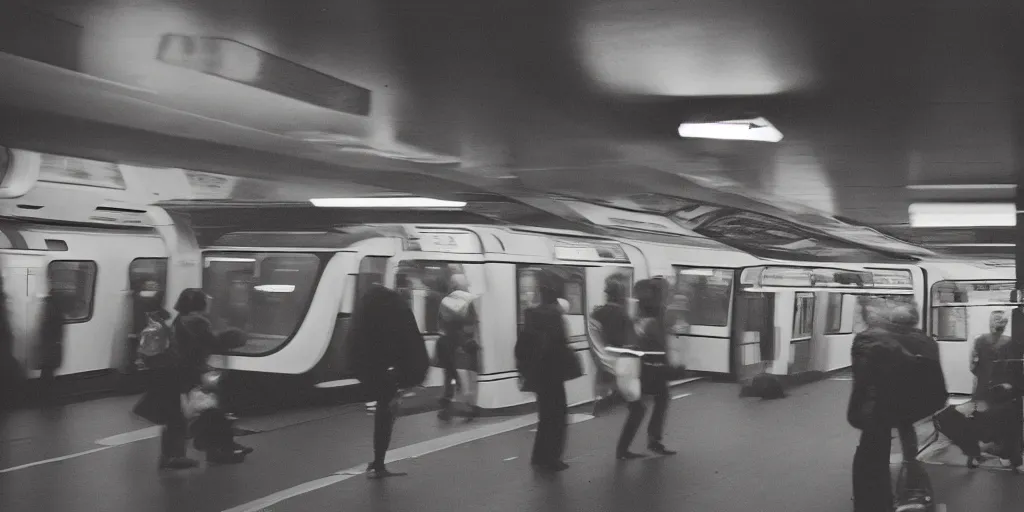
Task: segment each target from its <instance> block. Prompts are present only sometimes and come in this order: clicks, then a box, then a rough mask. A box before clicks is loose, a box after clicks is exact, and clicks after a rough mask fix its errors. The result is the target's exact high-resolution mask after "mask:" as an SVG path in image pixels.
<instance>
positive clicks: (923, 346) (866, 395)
mask: <svg viewBox="0 0 1024 512" xmlns="http://www.w3.org/2000/svg"><path fill="white" fill-rule="evenodd" d="M915 321H916V319H912V318H910V317H903V316H900V315H899V313H898V312H897V313H895V314H893V315H891V317H890V319H889V322H887V323H883V324H880V325H876V326H872V327H870V328H868V329H867V330H865V331H863V332H861V333H860V334H858V335H857V336H856V337H855V338H854V339H853V346H852V347H851V350H850V355H851V359H852V363H853V391H852V392H851V394H850V403H849V406H848V408H847V420H848V421H849V422H850V425H852V426H853V427H854V428H858V429H861V430H864V429H867V428H890V427H895V426H898V425H896V423H897V421H896V419H895V418H897V417H899V416H900V415H899V414H898V412H897V411H898V408H899V407H900V404H899V403H898V402H899V397H900V396H902V395H904V393H901V392H900V386H906V385H908V383H907V382H904V379H901V376H902V372H901V368H902V365H903V362H904V361H905V360H906V358H907V357H908V356H907V354H908V353H909V354H913V355H918V356H921V357H924V358H927V359H930V360H933V361H939V353H938V351H937V349H938V345H937V344H936V343H934V342H933V341H932V340H931V339H930V338H929V337H928V335H927V334H925V333H924V332H923V331H921V330H920V329H918V328H916V327H915V326H914V323H915Z"/></svg>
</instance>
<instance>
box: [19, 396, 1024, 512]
mask: <svg viewBox="0 0 1024 512" xmlns="http://www.w3.org/2000/svg"><path fill="white" fill-rule="evenodd" d="M849 385H850V383H849V381H845V380H827V381H822V382H818V383H814V384H810V385H807V386H804V387H802V388H798V389H796V390H794V391H793V392H792V394H791V396H789V397H788V398H786V399H784V400H779V401H760V400H757V399H741V398H739V397H738V396H737V388H736V386H734V385H729V384H717V383H711V382H696V383H691V384H686V385H683V386H681V387H677V388H674V389H673V395H674V398H675V399H674V400H673V402H672V405H671V411H670V414H669V420H668V423H669V429H668V431H669V434H670V437H669V438H668V439H667V440H666V441H667V444H670V445H671V446H672V447H673V448H676V449H678V450H679V451H680V453H679V454H678V455H676V456H672V457H649V458H646V459H642V460H637V461H631V462H628V463H623V462H618V461H616V460H615V459H614V457H613V453H612V452H613V450H612V446H613V444H614V442H615V438H616V436H617V434H618V430H619V427H620V426H621V423H622V421H623V419H624V415H625V411H624V410H622V409H621V408H619V409H615V410H612V411H609V412H608V413H607V414H605V415H602V416H600V417H597V418H593V417H590V416H589V415H586V414H583V413H582V411H575V412H576V414H574V415H573V421H574V424H573V425H572V426H571V427H570V430H569V448H568V453H567V458H568V462H569V463H570V464H571V465H572V467H571V468H570V469H569V470H567V471H565V472H563V473H559V474H557V475H543V474H537V473H535V472H534V471H533V470H532V469H531V468H530V466H529V450H530V444H531V442H532V438H533V435H534V434H533V432H532V429H533V426H532V425H533V423H534V417H533V416H532V415H528V416H523V417H516V418H486V419H481V420H479V421H477V422H474V423H471V424H468V425H467V424H462V423H460V422H457V421H456V422H454V423H452V424H451V425H443V424H439V422H438V421H437V419H436V418H435V417H434V414H433V413H421V414H415V415H412V416H406V417H403V418H401V419H400V420H399V422H398V423H397V425H396V428H395V439H394V442H393V445H392V452H391V455H390V458H391V459H392V460H393V462H392V463H391V467H392V469H394V470H398V471H408V472H409V476H405V477H396V478H391V479H387V480H384V481H367V480H366V479H365V478H364V477H363V476H362V475H361V474H360V472H361V470H362V469H363V467H365V463H366V461H367V459H368V458H369V457H370V451H371V450H370V442H371V421H372V417H371V416H369V415H368V414H366V412H365V410H364V409H363V408H362V407H348V408H339V409H338V411H336V413H333V414H323V413H311V412H307V413H305V414H306V417H308V418H312V419H308V418H307V420H305V421H298V422H295V421H292V422H289V421H278V424H279V426H278V428H273V429H268V430H267V431H265V432H261V433H258V434H255V435H251V436H246V437H245V438H244V439H245V442H246V443H247V444H250V445H252V446H253V447H255V448H256V450H257V451H256V453H254V454H253V455H252V456H251V457H250V458H249V460H247V461H246V462H245V463H244V464H241V465H236V466H211V467H206V466H205V465H204V466H203V467H201V468H198V469H194V470H188V471H182V472H160V471H157V469H156V467H155V461H156V457H157V454H158V450H159V446H158V444H159V443H158V441H157V440H156V439H155V438H152V437H146V436H141V438H140V439H137V440H136V439H135V437H140V436H139V435H137V434H133V432H136V431H137V430H136V431H124V432H122V433H120V434H118V433H117V432H114V430H116V428H115V427H116V425H114V423H115V422H114V421H112V420H110V417H113V416H115V414H114V413H110V414H108V416H107V417H106V420H105V419H104V418H103V417H95V418H91V417H88V416H87V415H85V414H84V413H82V414H66V415H65V416H66V417H67V418H68V419H69V421H72V420H73V421H75V422H76V423H78V425H77V426H74V425H67V426H64V427H62V428H57V427H51V432H49V433H43V434H40V433H39V432H35V433H34V434H33V435H34V439H37V441H35V442H33V443H32V444H33V445H36V444H38V445H39V446H41V447H46V449H37V450H32V449H26V448H23V449H22V452H20V453H21V454H20V455H18V457H19V459H18V460H17V461H11V462H8V460H7V457H6V456H4V455H3V454H0V457H3V458H0V468H6V469H0V510H3V511H26V512H27V511H108V512H122V511H123V512H137V511H142V510H146V511H149V510H152V511H168V512H182V511H189V512H193V511H195V512H218V511H230V512H243V511H252V512H255V511H260V510H273V511H274V512H299V511H322V510H367V511H369V510H375V511H376V510H379V511H382V512H383V511H391V510H395V511H398V510H415V511H417V512H432V511H439V512H441V511H443V512H453V511H462V510H495V511H500V512H513V511H517V512H518V511H522V510H529V511H547V510H551V511H555V510H558V511H567V510H590V511H595V512H596V511H620V510H621V511H636V510H652V511H664V512H668V511H679V510H707V511H715V512H730V511H736V512H750V511H775V510H778V511H786V512H792V511H805V510H806V511H812V510H829V511H846V510H851V509H852V502H851V501H850V481H851V479H850V463H851V460H852V456H853V450H854V447H855V445H856V442H857V432H856V431H854V430H853V429H851V428H850V427H849V426H848V425H847V424H846V422H845V405H846V400H847V397H848V396H849ZM107 407H109V408H110V410H114V409H116V404H108V405H107ZM14 423H15V424H14V426H15V427H17V428H18V429H23V431H24V429H28V430H30V431H31V427H26V423H24V422H23V423H21V424H20V426H18V425H19V424H18V423H17V421H15V422H14ZM11 426H12V425H10V424H9V425H8V427H9V428H8V430H7V432H8V435H7V436H6V437H4V438H2V439H4V440H5V443H6V444H7V447H6V448H10V447H11V444H12V442H13V443H14V444H15V445H17V439H16V438H15V436H11V435H10V432H11V429H10V427H11ZM122 426H123V425H122ZM133 426H134V425H133ZM145 428H148V427H143V429H142V430H144V429H145ZM57 432H60V433H62V434H65V433H68V432H72V433H76V435H77V438H76V439H74V440H66V441H65V442H63V443H59V442H54V443H50V444H47V443H45V442H44V441H42V440H38V439H40V436H44V437H45V435H49V434H54V435H57V434H56V433H57ZM29 433H30V434H31V433H32V432H29ZM88 437H93V438H94V439H93V441H92V442H89V443H87V442H86V439H87V438H88ZM100 437H104V438H107V439H111V438H113V439H114V440H115V442H108V444H110V445H111V446H99V445H97V444H95V441H96V440H98V439H99V438H100ZM638 438H642V433H641V435H640V436H638ZM12 439H13V441H12ZM635 448H636V449H638V450H639V449H641V448H643V446H642V445H641V443H640V439H638V442H637V445H636V447H635ZM90 450H98V451H90ZM5 453H10V452H9V451H8V450H6V449H5ZM74 453H84V454H82V455H78V456H74V457H72V458H68V459H66V460H55V461H54V460H50V461H47V460H46V459H52V458H53V457H60V456H61V455H69V454H74ZM44 455H45V457H44ZM26 461H27V462H26ZM14 462H17V464H15V463H14ZM32 463H38V464H37V465H32V466H27V467H25V466H24V464H32ZM17 466H21V467H17ZM12 468H13V469H12ZM928 471H929V474H930V475H931V477H932V480H933V483H934V485H935V488H936V493H937V496H936V498H937V502H938V503H940V504H941V505H942V507H940V509H939V510H942V509H943V508H944V509H945V510H948V511H964V512H986V511H991V512H1002V511H1017V510H1020V507H1021V504H1022V503H1024V477H1015V476H1013V475H1012V474H1011V473H1008V472H1002V471H991V470H985V469H980V470H973V471H971V470H967V469H966V468H960V467H952V466H940V465H934V466H932V465H930V466H928Z"/></svg>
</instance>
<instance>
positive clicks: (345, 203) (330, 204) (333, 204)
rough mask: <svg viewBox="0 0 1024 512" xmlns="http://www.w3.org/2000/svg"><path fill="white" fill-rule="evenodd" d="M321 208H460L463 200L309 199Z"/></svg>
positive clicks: (403, 198) (464, 204) (418, 198)
mask: <svg viewBox="0 0 1024 512" xmlns="http://www.w3.org/2000/svg"><path fill="white" fill-rule="evenodd" d="M309 202H311V203H313V206H319V207H321V208H462V207H464V206H466V203H465V202H463V201H444V200H441V199H431V198H429V197H332V198H320V199H310V200H309Z"/></svg>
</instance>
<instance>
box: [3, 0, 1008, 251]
mask: <svg viewBox="0 0 1024 512" xmlns="http://www.w3.org/2000/svg"><path fill="white" fill-rule="evenodd" d="M1020 4H1021V3H1020V2H1014V1H1013V0H975V1H973V2H970V3H969V4H965V3H963V2H960V1H956V0H900V1H895V2H894V1H884V0H863V1H859V2H821V1H816V0H779V1H775V2H761V1H750V0H685V1H671V0H635V1H627V0H523V1H520V2H508V3H500V4H498V5H495V4H493V3H478V2H471V3H467V2H462V1H457V0H437V1H432V2H422V1H416V0H344V1H342V0H306V1H303V2H286V1H284V0H266V1H263V2H257V3H253V2H247V1H243V0H218V1H217V2H209V1H200V0H35V1H32V2H28V1H27V0H26V1H23V2H20V1H13V0H4V1H3V2H2V3H0V51H2V52H3V54H0V73H2V74H3V76H4V79H3V80H0V143H2V144H7V145H10V146H15V147H24V148H28V149H39V150H44V151H50V152H55V153H64V154H76V155H81V156H88V157H93V158H100V159H108V160H114V161H130V162H136V163H142V164H149V165H166V166H173V167H186V168H196V169H200V170H207V171H215V172H225V173H230V174H241V175H250V176H255V177H260V178H271V179H275V178H276V179H281V178H284V177H287V179H300V180H309V181H310V182H316V181H317V180H328V179H330V180H336V179H343V180H348V181H352V182H356V183H364V184H372V185H377V186H382V187H388V188H395V189H402V190H408V191H411V192H415V193H424V194H426V193H433V194H435V195H436V194H439V193H443V192H444V191H446V190H447V191H452V192H474V191H477V190H481V189H492V190H493V188H494V184H495V183H496V182H497V183H506V182H504V181H501V180H503V179H507V178H508V177H516V176H519V177H520V178H522V177H523V176H525V175H524V173H529V174H530V178H529V181H530V183H532V186H533V187H536V188H537V189H539V190H545V187H549V186H552V184H553V183H554V182H555V181H558V182H560V183H561V182H564V181H565V179H566V177H567V176H568V177H569V178H570V179H575V180H580V181H586V180H589V181H590V184H591V185H592V186H593V187H592V188H596V189H600V188H601V187H602V186H607V187H608V188H606V190H613V188H612V187H611V184H612V183H613V182H612V181H607V182H604V183H603V185H602V183H601V182H597V181H595V179H596V178H597V176H596V174H595V173H593V172H588V168H592V167H594V166H602V167H603V168H608V167H609V166H611V167H614V166H620V168H621V169H622V172H627V170H628V169H636V168H643V169H653V170H656V171H659V172H668V173H685V174H688V175H696V176H706V177H707V176H714V177H723V176H724V177H727V178H729V179H731V180H733V181H735V182H737V183H739V184H741V185H743V186H745V187H749V188H750V189H751V190H754V191H758V192H763V193H767V194H775V195H778V196H780V197H783V198H785V199H789V200H791V201H794V202H799V203H801V204H805V205H810V206H813V207H816V208H818V209H821V210H823V211H826V212H828V213H831V214H835V215H840V216H845V217H849V218H852V219H855V220H857V221H859V222H864V223H869V224H873V225H886V226H895V227H897V228H899V227H901V226H902V225H904V224H905V223H906V221H907V209H906V208H907V204H908V203H909V202H910V201H912V200H921V199H929V198H933V197H935V196H934V195H933V193H932V192H921V191H916V192H913V191H908V189H907V188H906V187H907V185H913V184H941V183H1014V182H1015V181H1016V176H1015V173H1014V168H1015V166H1017V165H1019V164H1017V158H1018V157H1016V156H1015V155H1016V151H1017V141H1016V139H1015V138H1014V137H1015V131H1014V130H1015V126H1017V123H1018V122H1019V119H1020V116H1019V115H1018V111H1019V105H1020V104H1021V103H1020V102H1019V101H1018V100H1017V99H1016V98H1015V97H1014V95H1015V94H1017V93H1018V91H1019V90H1020V89H1021V87H1020V85H1019V84H1020V81H1019V74H1018V71H1017V70H1018V69H1019V68H1020V62H1021V61H1022V59H1021V52H1020V50H1019V49H1018V48H1020V45H1019V44H1018V45H1015V44H1012V43H1013V42H1014V41H1013V37H1012V34H1014V33H1019V32H1020V31H1019V30H1017V29H1016V28H1015V26H1019V25H1020V24H1021V18H1022V17H1024V10H1022V9H1024V8H1022V7H1021V5H1020ZM1015 24H1016V25H1015ZM168 34H170V35H178V36H201V37H208V38H209V37H214V38H225V39H227V40H230V41H234V42H236V43H237V44H238V46H237V47H233V48H234V49H233V50H232V51H234V52H235V53H225V54H224V55H228V57H225V56H224V55H222V56H220V57H218V58H220V59H222V60H223V61H224V62H228V61H230V60H231V59H232V58H233V59H234V61H232V62H241V61H245V60H246V59H247V58H249V59H252V58H258V57H252V55H253V54H252V53H251V52H250V53H246V52H249V50H239V49H238V48H241V47H243V46H244V47H245V48H249V49H253V48H254V49H258V50H260V51H262V52H265V54H271V55H273V56H276V57H277V58H280V59H282V60H283V61H284V64H282V63H281V62H278V61H275V62H277V67H275V68H273V69H272V68H271V67H269V66H267V65H266V64H265V62H264V65H262V67H260V70H259V72H255V73H254V74H252V76H249V77H248V78H246V77H241V78H240V76H239V75H237V73H242V74H243V75H244V74H245V72H244V71H239V70H238V69H239V68H238V67H237V66H236V67H233V68H232V70H231V72H232V73H236V75H234V80H227V79H223V78H220V77H216V76H211V75H209V74H203V73H198V72H196V71H194V70H190V69H182V68H181V67H180V66H177V67H176V66H173V65H169V64H168V63H167V62H166V59H165V61H164V62H161V61H159V60H158V59H157V56H158V54H160V51H161V48H164V46H161V41H162V38H163V37H164V36H166V35H168ZM236 43H232V44H236ZM239 52H241V53H239ZM265 54H264V55H265ZM231 56H234V57H231ZM262 58H266V57H265V56H264V57H262ZM221 64H222V68H224V66H223V62H222V63H221ZM289 65H290V66H292V67H290V68H289V67H287V66H289ZM282 66H283V67H282ZM228 67H231V66H228ZM257 67H259V66H257ZM242 68H244V66H242ZM225 69H226V68H225ZM275 70H278V71H275ZM280 70H290V71H289V72H288V73H283V72H282V71H280ZM274 73H278V74H281V73H283V74H281V76H277V75H275V74H274ZM229 74H230V73H229ZM325 76H326V77H327V79H328V81H329V82H330V81H333V82H337V83H341V82H346V83H347V84H349V85H351V86H352V87H355V88H361V89H365V90H368V91H369V93H370V97H371V101H370V110H369V112H368V114H367V115H361V113H352V112H342V111H340V110H343V109H339V108H336V107H332V106H330V105H328V103H330V102H329V101H328V102H324V101H323V100H324V98H327V99H328V100H330V99H332V98H333V99H336V96H337V95H338V94H341V93H340V92H338V90H335V89H330V87H328V86H329V85H330V84H328V85H325V86H323V87H320V89H317V88H316V87H313V86H312V85H308V84H312V83H314V82H316V83H321V82H322V81H323V79H324V77H325ZM305 78H308V79H309V82H308V83H304V82H303V80H304V79H305ZM248 79H251V80H250V83H249V84H246V83H244V82H245V81H246V80H248ZM254 85H255V86H254ZM321 85H322V84H321ZM261 87H262V88H263V89H270V90H271V91H268V90H261ZM324 87H327V89H324ZM325 90H326V91H327V92H324V91H325ZM339 90H340V89H339ZM275 91H276V92H275ZM318 94H319V96H317V95H318ZM332 94H333V95H334V96H331V95H332ZM325 95H326V96H325ZM288 96H291V97H288ZM314 97H316V98H319V100H317V99H311V98H314ZM296 98H301V99H296ZM318 101H319V103H318ZM751 113H753V114H758V115H764V116H766V117H768V118H769V119H770V120H771V121H772V122H773V123H775V124H776V125H777V126H779V127H780V129H781V130H782V131H783V132H784V133H785V134H786V138H785V139H784V141H783V142H782V143H781V144H777V145H766V144H752V143H707V142H693V141H682V140H679V139H678V137H677V136H676V135H675V128H676V126H677V125H678V123H679V122H680V121H682V120H685V119H691V118H700V117H706V116H716V117H729V116H733V115H744V114H751ZM57 133H59V134H60V135H59V136H57V135H55V134H57ZM332 137H333V138H334V139H343V140H341V142H339V141H338V140H334V141H328V139H330V138H332ZM353 141H355V142H353ZM396 154H399V155H401V158H398V159H396V158H394V155H396ZM389 155H390V156H389ZM449 157H454V158H455V159H457V160H458V163H457V164H453V163H452V161H453V159H452V158H449ZM424 162H430V163H424ZM538 169H541V170H544V169H559V172H557V173H555V172H537V170H538ZM424 173H425V174H429V175H430V176H434V177H435V178H428V177H424V176H422V175H423V174H424ZM496 180H497V181H496ZM520 182H521V181H520ZM694 190H696V189H694ZM684 192H685V190H684ZM694 194H697V192H696V191H694ZM963 194H964V193H960V197H961V198H966V199H973V197H968V196H964V195H963ZM1000 194H1001V193H996V195H995V196H993V195H992V194H991V193H988V195H986V196H984V197H978V199H983V200H1002V199H1007V198H1008V197H1009V196H1007V197H1005V198H1004V197H1002V196H1001V195H1000ZM1006 194H1012V191H1009V192H1006ZM903 234H905V235H906V234H907V233H905V232H904V233H903Z"/></svg>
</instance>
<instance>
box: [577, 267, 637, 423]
mask: <svg viewBox="0 0 1024 512" xmlns="http://www.w3.org/2000/svg"><path fill="white" fill-rule="evenodd" d="M627 279H628V278H626V277H625V276H623V275H621V274H616V275H611V276H608V278H606V279H605V280H604V294H605V300H606V302H605V304H603V305H601V306H598V307H596V308H594V312H593V313H591V314H590V321H589V324H590V336H589V337H588V339H589V340H590V355H591V356H592V357H593V359H594V367H595V368H596V369H597V375H595V377H594V396H595V397H596V400H595V401H594V415H595V416H596V415H597V414H598V412H600V410H601V409H603V408H604V407H605V406H606V405H607V403H608V402H609V401H610V400H611V398H612V396H613V395H614V393H615V390H616V381H615V356H614V355H612V354H609V353H608V351H607V350H605V347H608V346H611V347H629V346H632V345H633V344H634V342H633V339H634V337H635V331H634V330H633V321H632V319H630V317H629V308H628V306H627V305H626V299H627V297H626V295H627V294H626V286H628V284H627V283H628V281H627Z"/></svg>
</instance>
